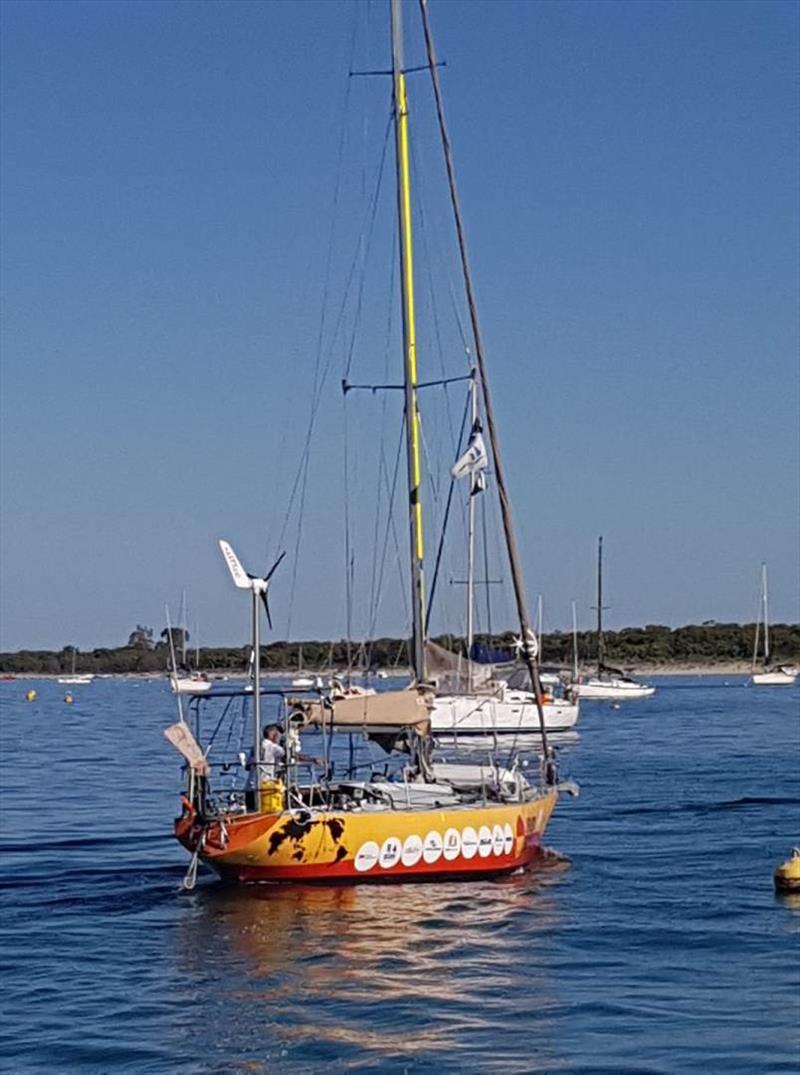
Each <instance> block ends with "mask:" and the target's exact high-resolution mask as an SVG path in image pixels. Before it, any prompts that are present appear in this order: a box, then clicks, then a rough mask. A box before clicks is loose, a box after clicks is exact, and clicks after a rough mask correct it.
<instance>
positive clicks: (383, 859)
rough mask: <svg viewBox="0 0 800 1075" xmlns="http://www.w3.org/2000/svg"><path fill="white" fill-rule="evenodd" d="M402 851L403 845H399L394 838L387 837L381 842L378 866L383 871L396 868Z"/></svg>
mask: <svg viewBox="0 0 800 1075" xmlns="http://www.w3.org/2000/svg"><path fill="white" fill-rule="evenodd" d="M402 851H403V845H402V844H401V843H400V841H399V840H398V838H397V837H396V836H389V837H387V838H386V839H385V840H384V841H383V845H382V847H381V852H380V855H379V856H378V864H379V865H380V867H381V869H383V870H390V869H391V868H392V866H396V865H397V863H398V862H399V861H400V855H401V854H402Z"/></svg>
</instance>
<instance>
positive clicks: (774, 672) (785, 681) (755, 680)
mask: <svg viewBox="0 0 800 1075" xmlns="http://www.w3.org/2000/svg"><path fill="white" fill-rule="evenodd" d="M762 624H763V627H764V649H763V653H762V654H761V656H760V657H759V652H758V651H759V643H760V635H761V626H762ZM759 662H760V664H759ZM759 669H760V670H759ZM797 676H798V671H797V669H796V668H790V667H789V666H787V665H777V666H776V665H773V664H772V663H771V660H770V651H769V605H768V598H767V565H766V564H765V563H762V565H761V601H760V604H759V614H758V617H757V619H756V634H755V641H754V643H753V667H752V671H751V674H750V682H751V683H752V684H753V686H754V687H791V686H792V684H793V683H794V682H795V681H796V679H797Z"/></svg>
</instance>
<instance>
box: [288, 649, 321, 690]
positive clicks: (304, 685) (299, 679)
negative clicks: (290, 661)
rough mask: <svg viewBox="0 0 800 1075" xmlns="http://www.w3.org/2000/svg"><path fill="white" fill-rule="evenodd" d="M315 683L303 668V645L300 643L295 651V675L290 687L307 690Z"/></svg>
mask: <svg viewBox="0 0 800 1075" xmlns="http://www.w3.org/2000/svg"><path fill="white" fill-rule="evenodd" d="M315 683H316V680H315V679H314V678H313V677H312V676H309V675H308V674H307V672H306V671H305V669H304V668H303V643H302V642H301V643H300V645H299V647H298V650H297V675H296V676H295V677H294V679H293V680H292V686H293V687H297V689H298V690H301V689H302V690H308V689H310V688H311V687H313V686H314V684H315Z"/></svg>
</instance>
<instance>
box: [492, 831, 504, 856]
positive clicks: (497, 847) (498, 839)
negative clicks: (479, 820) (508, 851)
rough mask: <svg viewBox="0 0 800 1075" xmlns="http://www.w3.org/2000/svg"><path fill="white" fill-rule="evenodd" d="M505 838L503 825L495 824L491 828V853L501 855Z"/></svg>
mask: <svg viewBox="0 0 800 1075" xmlns="http://www.w3.org/2000/svg"><path fill="white" fill-rule="evenodd" d="M505 842H506V838H505V836H504V834H503V826H502V825H495V827H494V828H493V829H492V854H493V855H502V854H503V848H504V847H505Z"/></svg>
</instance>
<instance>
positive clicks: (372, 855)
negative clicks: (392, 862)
mask: <svg viewBox="0 0 800 1075" xmlns="http://www.w3.org/2000/svg"><path fill="white" fill-rule="evenodd" d="M379 854H380V848H379V847H378V845H377V844H376V843H375V841H374V840H368V841H367V842H366V843H365V844H362V845H361V847H359V849H358V851H356V857H355V859H354V860H353V865H354V866H355V868H356V869H357V870H358V872H359V873H364V871H365V870H371V869H372V867H373V866H374V865H375V863H376V862H377V861H378V855H379Z"/></svg>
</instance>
